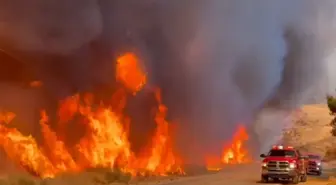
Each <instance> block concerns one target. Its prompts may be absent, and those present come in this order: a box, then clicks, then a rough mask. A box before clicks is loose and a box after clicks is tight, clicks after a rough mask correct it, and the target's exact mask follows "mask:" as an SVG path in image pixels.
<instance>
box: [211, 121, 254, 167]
mask: <svg viewBox="0 0 336 185" xmlns="http://www.w3.org/2000/svg"><path fill="white" fill-rule="evenodd" d="M248 139H249V136H248V134H247V132H246V128H245V127H244V126H239V127H238V129H237V131H236V133H235V134H234V136H233V138H232V141H230V142H229V144H228V145H225V146H224V148H223V152H222V155H221V157H214V156H212V157H208V159H207V168H208V170H209V171H219V170H221V168H222V166H223V165H227V164H244V163H249V162H250V161H251V160H250V156H249V153H248V150H247V149H246V148H244V147H245V145H244V144H245V143H246V141H248Z"/></svg>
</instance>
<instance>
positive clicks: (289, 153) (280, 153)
mask: <svg viewBox="0 0 336 185" xmlns="http://www.w3.org/2000/svg"><path fill="white" fill-rule="evenodd" d="M268 156H271V157H295V156H296V154H295V151H293V150H271V151H270V152H269V153H268Z"/></svg>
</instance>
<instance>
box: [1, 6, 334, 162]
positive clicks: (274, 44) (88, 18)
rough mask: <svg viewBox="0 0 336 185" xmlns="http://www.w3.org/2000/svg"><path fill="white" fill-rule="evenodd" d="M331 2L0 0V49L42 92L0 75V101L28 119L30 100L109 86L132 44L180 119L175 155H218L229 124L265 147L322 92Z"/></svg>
mask: <svg viewBox="0 0 336 185" xmlns="http://www.w3.org/2000/svg"><path fill="white" fill-rule="evenodd" d="M335 8H336V2H334V1H333V0H323V1H317V0H296V1H293V0H282V1H269V0H253V1H246V0H222V1H220V0H193V1H188V0H182V1H169V0H165V1H164V0H139V1H133V0H71V1H69V0H50V1H45V0H33V1H29V2H28V1H23V0H11V1H2V2H0V41H1V42H0V46H1V48H2V49H3V50H5V51H6V53H7V54H9V55H11V56H13V57H15V58H16V59H17V60H18V61H20V62H19V63H20V64H21V66H22V68H23V69H24V70H25V71H28V73H29V74H30V77H31V76H33V78H36V79H39V80H41V81H43V84H44V87H45V89H44V92H39V91H37V90H34V91H27V90H23V89H22V88H21V87H16V86H15V83H14V82H13V83H12V85H8V83H7V82H4V83H3V85H1V90H0V93H1V100H0V102H4V103H2V105H1V106H2V107H5V108H7V107H9V108H10V109H13V110H15V111H17V112H18V113H17V114H18V115H20V112H21V115H22V116H23V117H25V118H22V119H24V120H27V119H33V116H30V113H29V112H32V111H31V110H32V109H34V108H36V109H39V108H40V107H42V106H45V105H46V104H53V102H56V101H57V100H59V99H61V98H62V97H64V96H67V95H70V94H73V93H75V92H78V91H98V90H97V89H99V90H103V89H106V88H107V87H111V86H114V85H115V84H114V80H113V79H114V78H113V77H114V76H115V75H114V68H115V66H114V65H115V63H114V62H113V61H115V58H116V57H117V56H118V55H120V54H122V53H123V52H127V51H132V52H135V53H137V55H138V56H140V57H141V59H142V61H143V66H144V68H146V70H147V71H148V74H149V80H150V84H155V85H158V86H159V87H161V88H162V92H163V97H164V101H165V102H166V104H167V105H168V107H169V111H170V113H171V117H172V118H173V119H178V120H179V122H181V128H180V133H181V134H179V135H180V137H179V142H178V143H179V144H180V145H181V148H183V149H184V151H185V152H184V153H186V154H191V156H197V157H202V155H203V154H204V152H202V151H208V152H209V151H212V152H217V151H216V150H220V149H221V148H220V147H218V146H221V144H222V141H223V140H225V139H228V138H230V137H231V136H232V133H233V131H234V130H235V129H236V125H237V124H239V123H243V124H246V125H249V126H251V128H253V129H252V131H253V132H256V138H259V139H261V140H263V141H264V140H268V141H270V142H269V143H266V144H265V143H264V142H261V143H262V146H261V147H265V146H266V145H268V144H271V143H272V142H276V141H275V140H274V141H272V139H273V138H275V137H273V136H275V135H278V134H279V133H280V132H281V129H282V128H283V127H284V124H283V122H282V118H283V117H286V115H287V112H289V111H290V110H292V109H295V108H296V107H298V106H300V105H301V104H303V103H309V102H310V101H312V100H314V99H316V96H317V97H323V96H324V90H323V89H322V90H321V87H323V86H324V85H325V86H327V84H325V82H324V79H326V76H325V74H326V69H325V62H324V61H325V59H326V57H327V56H328V55H329V54H330V52H331V51H332V50H331V49H332V48H333V47H334V44H335V41H334V38H335V37H334V33H335V29H334V28H335V27H334V25H333V24H334V22H335V16H334V10H335ZM333 66H335V65H333ZM334 69H336V68H335V67H334ZM27 76H28V75H26V76H24V77H23V79H24V78H28V77H27ZM321 84H322V85H321ZM5 86H6V90H3V89H4V87H5ZM8 86H10V87H8ZM316 90H317V91H316ZM41 93H42V95H41ZM10 99H24V101H9V100H10ZM137 103H138V102H137ZM264 109H267V110H266V111H265V110H264ZM261 111H264V112H263V114H267V115H268V116H266V117H267V119H265V120H267V122H265V120H264V121H263V117H265V116H261V117H258V115H259V113H260V112H261ZM269 112H271V113H269ZM27 114H29V115H27ZM32 114H33V113H32ZM272 114H273V115H274V116H272ZM258 118H261V120H260V119H258ZM256 119H258V120H259V121H257V122H255V120H256ZM25 122H27V121H25ZM186 131H188V132H186ZM269 132H271V133H272V134H269ZM190 143H197V144H193V145H191V144H190ZM195 153H197V154H199V155H195ZM190 159H191V157H190ZM195 160H196V159H195Z"/></svg>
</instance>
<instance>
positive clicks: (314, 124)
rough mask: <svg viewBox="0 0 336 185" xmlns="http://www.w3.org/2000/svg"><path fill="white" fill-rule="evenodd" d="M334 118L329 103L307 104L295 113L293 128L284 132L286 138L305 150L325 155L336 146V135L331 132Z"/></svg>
mask: <svg viewBox="0 0 336 185" xmlns="http://www.w3.org/2000/svg"><path fill="white" fill-rule="evenodd" d="M332 118H333V117H332V116H331V115H330V114H329V109H328V106H327V105H324V104H316V105H305V106H303V107H302V108H301V109H299V110H298V111H297V112H296V113H295V114H294V115H293V124H294V125H293V128H291V129H289V130H288V131H286V132H285V133H284V135H285V136H284V139H285V141H286V142H288V143H289V144H291V145H294V146H296V147H299V148H301V149H302V150H303V151H305V152H308V153H317V154H320V155H322V156H325V154H326V152H327V151H328V150H330V149H331V148H332V147H335V146H336V137H332V136H331V133H330V131H331V127H330V125H329V123H330V121H331V120H332ZM326 157H329V156H326Z"/></svg>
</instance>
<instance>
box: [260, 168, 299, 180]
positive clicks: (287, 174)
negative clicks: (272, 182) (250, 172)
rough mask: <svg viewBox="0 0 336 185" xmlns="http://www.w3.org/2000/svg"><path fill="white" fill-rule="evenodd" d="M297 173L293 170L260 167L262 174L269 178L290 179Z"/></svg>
mask: <svg viewBox="0 0 336 185" xmlns="http://www.w3.org/2000/svg"><path fill="white" fill-rule="evenodd" d="M296 175H297V173H296V171H295V170H291V169H288V170H281V171H277V170H269V169H262V176H264V177H269V178H272V179H274V178H277V179H291V178H293V177H295V176H296Z"/></svg>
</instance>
